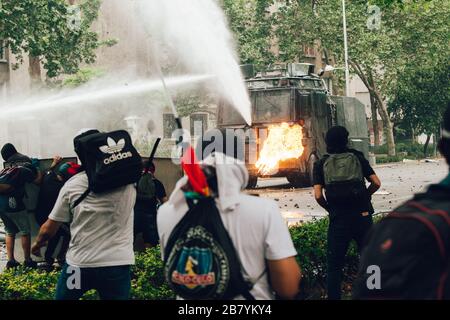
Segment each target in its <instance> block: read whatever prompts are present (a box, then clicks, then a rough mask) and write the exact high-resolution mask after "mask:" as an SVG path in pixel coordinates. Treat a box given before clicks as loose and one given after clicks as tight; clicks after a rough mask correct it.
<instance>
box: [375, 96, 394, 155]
mask: <svg viewBox="0 0 450 320" xmlns="http://www.w3.org/2000/svg"><path fill="white" fill-rule="evenodd" d="M377 100H378V106H379V108H378V111H379V112H380V117H381V119H382V121H383V129H384V132H385V134H386V142H387V146H388V154H389V155H390V156H395V140H394V124H393V123H392V121H391V118H390V117H389V113H388V111H387V106H386V104H385V103H384V102H383V101H382V100H381V99H380V98H379V97H378V98H377Z"/></svg>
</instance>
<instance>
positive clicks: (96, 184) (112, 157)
mask: <svg viewBox="0 0 450 320" xmlns="http://www.w3.org/2000/svg"><path fill="white" fill-rule="evenodd" d="M75 151H76V153H77V154H78V155H79V157H80V158H82V159H83V163H82V165H83V167H84V168H85V170H86V174H87V176H88V180H89V188H88V190H86V192H85V194H83V196H82V197H81V198H80V199H79V200H78V201H77V202H76V203H75V206H76V205H78V204H79V203H80V202H81V201H82V200H83V199H84V198H86V196H87V195H88V194H89V192H90V191H92V192H94V193H102V192H106V191H109V190H112V189H115V188H118V187H121V186H125V185H128V184H133V183H136V182H137V181H138V180H139V178H140V177H141V172H142V159H141V156H140V155H139V153H138V152H137V150H136V149H135V148H134V146H133V144H132V142H131V137H130V135H129V134H128V132H126V131H125V130H119V131H113V132H109V133H94V134H90V135H88V136H85V137H81V138H80V139H77V140H76V141H75ZM75 206H74V207H75Z"/></svg>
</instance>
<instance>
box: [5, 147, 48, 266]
mask: <svg viewBox="0 0 450 320" xmlns="http://www.w3.org/2000/svg"><path fill="white" fill-rule="evenodd" d="M1 154H2V157H3V160H5V162H6V166H7V168H12V169H14V175H11V176H13V179H12V180H11V181H10V182H9V185H10V191H8V192H6V193H2V194H1V195H0V203H1V204H2V205H1V207H0V217H1V219H2V220H3V224H4V226H5V231H6V252H7V255H8V262H7V264H6V267H7V268H14V267H17V266H18V265H19V262H17V261H16V259H15V256H14V245H15V239H16V235H18V236H20V237H21V240H22V249H23V254H24V266H26V267H30V268H34V267H36V265H37V264H36V262H35V261H33V260H32V259H31V254H30V249H31V234H30V233H31V227H30V218H29V213H28V210H27V208H26V206H25V203H24V197H25V185H26V183H32V182H34V183H37V182H38V181H39V180H40V177H41V174H40V172H39V170H38V165H39V162H38V161H37V160H36V159H30V158H29V157H27V156H25V155H23V154H20V153H19V152H17V149H16V148H15V147H14V146H13V145H12V144H11V143H7V144H5V145H4V146H3V147H2V149H1Z"/></svg>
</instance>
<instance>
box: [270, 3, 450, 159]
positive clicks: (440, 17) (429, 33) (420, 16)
mask: <svg viewBox="0 0 450 320" xmlns="http://www.w3.org/2000/svg"><path fill="white" fill-rule="evenodd" d="M283 3H284V5H283V6H281V7H280V8H279V10H278V11H277V12H276V14H275V16H276V19H275V21H276V22H277V23H276V26H275V30H276V31H275V34H276V36H277V38H278V43H279V48H280V58H281V59H282V60H285V61H289V60H292V59H296V58H298V57H299V51H300V49H301V46H302V45H305V44H306V45H309V46H317V44H318V45H319V49H320V50H321V51H322V52H323V53H324V54H325V55H326V56H328V55H333V56H334V58H335V59H336V63H337V64H338V65H343V64H344V63H343V60H344V46H343V26H342V7H341V6H342V1H341V0H328V1H317V0H314V1H311V0H297V1H283ZM373 4H377V5H378V6H376V7H374V6H372V5H373ZM346 17H347V32H348V43H349V63H350V67H351V68H350V69H351V70H350V71H351V72H352V73H353V74H356V75H357V76H359V78H361V80H362V81H363V82H364V84H365V86H366V87H367V89H368V91H369V93H370V97H371V102H372V110H373V111H374V112H373V113H374V118H375V119H376V113H377V112H378V113H379V114H380V117H381V119H382V121H383V127H384V130H385V132H386V137H387V144H388V149H389V154H390V155H395V141H394V123H393V121H392V115H391V114H390V113H389V110H388V101H389V100H390V99H392V97H393V96H392V92H391V89H392V87H394V86H395V85H396V83H397V81H398V80H399V79H400V78H401V77H402V75H403V72H404V70H406V64H407V63H410V65H411V66H413V65H420V64H421V63H422V62H423V61H439V60H442V58H443V57H445V56H447V55H448V52H449V50H448V43H449V41H448V32H446V30H447V29H446V26H447V24H448V21H449V19H450V15H449V3H448V2H447V1H444V2H441V1H437V0H428V1H425V0H418V1H408V2H406V1H386V0H378V1H367V0H353V1H347V14H346ZM340 78H342V75H340Z"/></svg>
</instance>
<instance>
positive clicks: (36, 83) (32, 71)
mask: <svg viewBox="0 0 450 320" xmlns="http://www.w3.org/2000/svg"><path fill="white" fill-rule="evenodd" d="M28 57H29V67H28V73H29V75H30V78H31V88H32V89H33V88H37V87H40V86H41V85H42V78H41V61H40V59H39V57H33V56H31V55H30V56H28Z"/></svg>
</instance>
